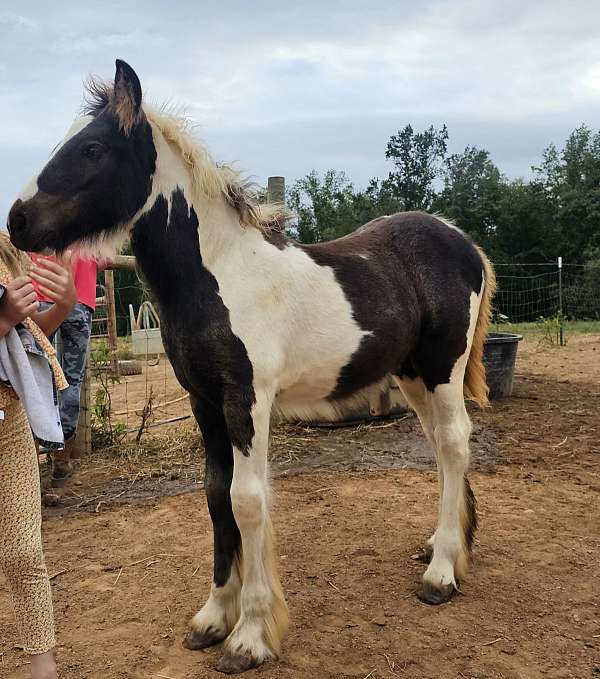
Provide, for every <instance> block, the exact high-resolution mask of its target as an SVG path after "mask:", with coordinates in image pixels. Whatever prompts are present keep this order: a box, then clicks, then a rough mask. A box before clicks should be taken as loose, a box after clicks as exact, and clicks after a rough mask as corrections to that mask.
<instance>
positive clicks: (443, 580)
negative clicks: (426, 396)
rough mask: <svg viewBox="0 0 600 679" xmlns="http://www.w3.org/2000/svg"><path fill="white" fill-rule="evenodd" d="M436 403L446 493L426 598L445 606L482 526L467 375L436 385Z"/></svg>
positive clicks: (435, 424)
mask: <svg viewBox="0 0 600 679" xmlns="http://www.w3.org/2000/svg"><path fill="white" fill-rule="evenodd" d="M456 377H457V378H458V376H456ZM453 378H454V376H453ZM431 407H432V415H433V432H434V439H435V443H436V448H437V452H438V461H439V465H440V467H441V468H442V474H443V478H444V491H443V494H442V497H441V502H440V514H439V519H438V525H437V529H436V532H435V536H434V541H433V557H432V559H431V563H430V564H429V567H428V568H427V570H426V571H425V575H424V576H423V589H422V592H421V594H420V598H421V599H422V600H423V601H425V602H427V603H431V604H439V603H443V602H444V601H447V600H448V599H449V598H450V597H451V596H452V594H453V592H454V590H455V589H458V585H459V582H460V580H461V579H462V578H463V577H464V575H465V574H466V571H467V567H468V563H469V557H470V550H471V545H472V542H473V537H474V534H475V529H476V527H477V516H476V512H475V498H474V496H473V493H472V491H471V487H470V485H469V482H468V480H467V477H466V473H467V469H468V466H469V436H470V434H471V421H470V419H469V416H468V414H467V411H466V408H465V403H464V397H463V384H462V374H461V375H460V379H456V381H454V379H451V380H450V383H449V384H439V385H438V386H437V387H436V388H435V390H434V392H433V394H432V395H431Z"/></svg>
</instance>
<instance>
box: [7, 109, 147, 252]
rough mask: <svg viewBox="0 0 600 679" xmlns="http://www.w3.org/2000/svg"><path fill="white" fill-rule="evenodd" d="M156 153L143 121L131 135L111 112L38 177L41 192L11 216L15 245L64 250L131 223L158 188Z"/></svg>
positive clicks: (72, 141) (93, 123)
mask: <svg viewBox="0 0 600 679" xmlns="http://www.w3.org/2000/svg"><path fill="white" fill-rule="evenodd" d="M155 167H156V149H155V148H154V142H153V140H152V130H151V128H150V125H149V124H148V122H147V120H146V119H145V118H144V117H143V116H142V118H141V120H140V122H139V123H138V124H137V125H136V126H135V127H134V128H133V129H132V130H131V132H130V134H129V135H128V136H125V135H124V134H123V133H122V132H121V131H120V130H119V125H118V121H117V119H116V118H115V116H114V114H113V113H112V111H111V110H110V109H106V110H103V111H102V112H100V113H98V115H97V116H96V118H95V119H94V120H93V121H91V122H90V123H89V124H88V125H87V126H86V127H84V128H83V129H82V130H81V131H80V132H79V133H77V134H76V135H75V136H74V137H72V138H71V139H69V141H67V142H66V143H65V144H64V145H63V146H62V147H61V148H60V149H59V150H58V151H57V152H56V154H55V155H54V156H53V157H52V158H51V159H50V161H49V162H48V164H47V165H46V167H45V168H44V169H43V170H42V173H41V174H40V175H39V177H38V180H37V181H38V188H39V191H38V192H37V194H36V195H35V196H34V197H32V198H31V199H29V200H27V201H25V202H23V201H21V200H17V201H16V202H15V204H14V205H13V207H12V208H11V211H10V214H9V220H8V224H9V230H10V234H11V239H12V241H13V243H14V244H15V245H16V246H17V247H19V248H21V249H24V250H29V251H39V250H43V249H44V248H47V247H50V248H52V249H55V250H58V251H61V250H64V249H66V248H67V247H68V246H69V245H70V244H71V243H73V242H75V241H82V240H83V241H85V240H90V239H92V238H93V237H94V236H96V235H99V234H106V235H110V233H111V232H112V231H115V230H117V229H119V228H121V225H122V224H124V223H127V222H128V221H130V220H131V219H132V218H133V216H134V215H135V214H136V212H137V211H138V210H140V209H141V208H142V207H143V205H144V203H145V202H146V200H147V198H148V196H149V195H150V191H151V189H152V175H153V173H154V170H155Z"/></svg>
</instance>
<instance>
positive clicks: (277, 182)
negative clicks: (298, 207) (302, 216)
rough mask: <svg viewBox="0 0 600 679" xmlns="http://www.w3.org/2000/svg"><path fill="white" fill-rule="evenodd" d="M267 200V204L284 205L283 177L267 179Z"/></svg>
mask: <svg viewBox="0 0 600 679" xmlns="http://www.w3.org/2000/svg"><path fill="white" fill-rule="evenodd" d="M267 200H268V201H269V203H281V204H282V205H285V177H269V178H268V179H267Z"/></svg>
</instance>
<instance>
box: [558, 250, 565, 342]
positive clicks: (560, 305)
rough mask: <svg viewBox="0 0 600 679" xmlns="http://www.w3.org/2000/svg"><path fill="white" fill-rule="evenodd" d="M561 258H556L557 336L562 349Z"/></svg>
mask: <svg viewBox="0 0 600 679" xmlns="http://www.w3.org/2000/svg"><path fill="white" fill-rule="evenodd" d="M562 263H563V262H562V257H559V258H558V334H559V343H560V346H561V347H564V345H565V341H564V329H563V290H562Z"/></svg>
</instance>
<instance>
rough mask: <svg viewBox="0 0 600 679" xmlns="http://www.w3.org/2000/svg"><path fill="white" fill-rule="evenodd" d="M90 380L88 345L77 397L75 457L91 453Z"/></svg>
mask: <svg viewBox="0 0 600 679" xmlns="http://www.w3.org/2000/svg"><path fill="white" fill-rule="evenodd" d="M91 403H92V378H91V370H90V346H89V344H88V349H87V357H86V360H85V372H84V373H83V380H82V381H81V395H80V397H79V423H78V425H77V436H76V437H75V443H74V448H75V450H74V453H75V456H76V457H82V456H83V455H89V454H90V453H91V452H92V407H91Z"/></svg>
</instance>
